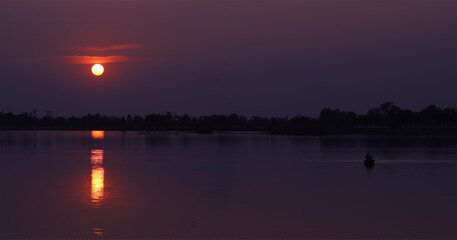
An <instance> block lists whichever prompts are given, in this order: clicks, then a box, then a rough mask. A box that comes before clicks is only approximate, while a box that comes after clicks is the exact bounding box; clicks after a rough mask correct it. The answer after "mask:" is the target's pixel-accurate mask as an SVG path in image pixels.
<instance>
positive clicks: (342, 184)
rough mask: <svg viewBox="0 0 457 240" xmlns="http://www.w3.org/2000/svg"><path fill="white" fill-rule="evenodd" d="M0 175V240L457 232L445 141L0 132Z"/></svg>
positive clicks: (455, 157)
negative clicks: (367, 159)
mask: <svg viewBox="0 0 457 240" xmlns="http://www.w3.org/2000/svg"><path fill="white" fill-rule="evenodd" d="M367 152H370V154H372V155H373V157H374V159H375V160H376V165H375V166H374V167H373V168H371V169H369V168H366V167H365V166H364V165H363V159H364V156H365V154H366V153H367ZM0 167H1V169H0V170H1V178H0V181H1V182H0V184H1V185H0V186H1V189H0V190H1V198H0V233H1V238H351V239H353V238H434V239H436V238H456V237H457V234H456V226H457V204H456V203H457V137H455V136H447V137H431V136H396V137H393V136H373V135H370V136H364V135H357V136H352V135H350V136H347V135H346V136H277V135H267V134H261V133H214V134H192V133H141V132H109V131H105V132H103V131H92V132H91V131H0Z"/></svg>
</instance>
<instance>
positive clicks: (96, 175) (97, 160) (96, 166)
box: [90, 131, 105, 207]
mask: <svg viewBox="0 0 457 240" xmlns="http://www.w3.org/2000/svg"><path fill="white" fill-rule="evenodd" d="M104 135H105V134H104V131H92V138H93V139H94V140H96V141H100V142H101V140H103V137H104ZM95 145H96V146H98V148H101V144H100V143H99V142H96V143H95ZM90 163H91V166H92V174H91V194H90V196H91V205H92V206H94V207H100V206H101V205H102V204H103V190H104V187H105V169H104V168H103V149H92V151H91V157H90Z"/></svg>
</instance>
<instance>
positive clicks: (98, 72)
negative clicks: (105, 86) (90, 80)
mask: <svg viewBox="0 0 457 240" xmlns="http://www.w3.org/2000/svg"><path fill="white" fill-rule="evenodd" d="M104 71H105V69H104V68H103V66H102V65H101V64H98V63H97V64H94V66H92V73H93V74H94V75H95V76H100V75H102V74H103V72H104Z"/></svg>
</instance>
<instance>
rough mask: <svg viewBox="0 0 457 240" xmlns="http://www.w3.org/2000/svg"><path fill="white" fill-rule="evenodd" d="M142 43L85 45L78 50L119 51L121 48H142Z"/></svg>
mask: <svg viewBox="0 0 457 240" xmlns="http://www.w3.org/2000/svg"><path fill="white" fill-rule="evenodd" d="M141 47H142V45H141V44H118V45H111V46H108V47H85V48H79V49H77V50H80V51H119V50H126V49H136V48H141Z"/></svg>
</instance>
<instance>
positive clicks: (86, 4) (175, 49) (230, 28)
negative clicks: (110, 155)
mask: <svg viewBox="0 0 457 240" xmlns="http://www.w3.org/2000/svg"><path fill="white" fill-rule="evenodd" d="M456 9H457V2H456V1H454V0H435V1H432V0H368V1H367V0H276V1H268V0H264V1H260V0H248V1H240V0H212V1H209V0H206V1H202V0H198V1H197V0H163V1H161V0H155V1H152V0H151V1H148V0H145V1H140V0H132V1H116V0H114V1H103V0H97V1H93V0H89V1H86V0H78V1H71V0H68V1H58V0H54V1H41V0H28V1H24V0H0V111H6V112H10V111H12V112H14V113H21V112H30V111H31V110H32V109H34V108H36V109H38V113H39V115H44V113H45V111H46V110H52V111H53V115H54V116H65V117H68V116H72V115H76V116H79V115H84V114H87V113H101V114H107V115H114V116H122V115H126V114H132V115H133V114H138V115H146V114H150V113H165V112H168V111H169V112H172V113H176V114H184V113H188V114H190V115H200V114H231V113H238V114H243V115H246V116H253V115H260V116H286V115H287V116H293V115H297V114H300V115H307V116H318V114H319V112H320V110H321V109H322V108H325V107H328V108H339V109H341V110H346V111H354V112H357V113H366V112H367V110H368V109H369V108H370V107H376V106H379V105H380V104H382V103H383V102H385V101H393V102H394V103H395V104H396V105H398V106H400V107H402V108H409V109H412V110H420V109H422V108H424V107H426V106H427V105H429V104H435V105H437V106H439V107H447V106H451V107H456V105H457V97H456V96H457V30H456V29H457V20H456V19H457V11H456ZM94 63H102V64H103V66H104V67H105V72H104V74H103V75H101V76H99V77H95V76H94V75H93V74H92V73H91V71H90V69H91V67H92V65H93V64H94Z"/></svg>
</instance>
